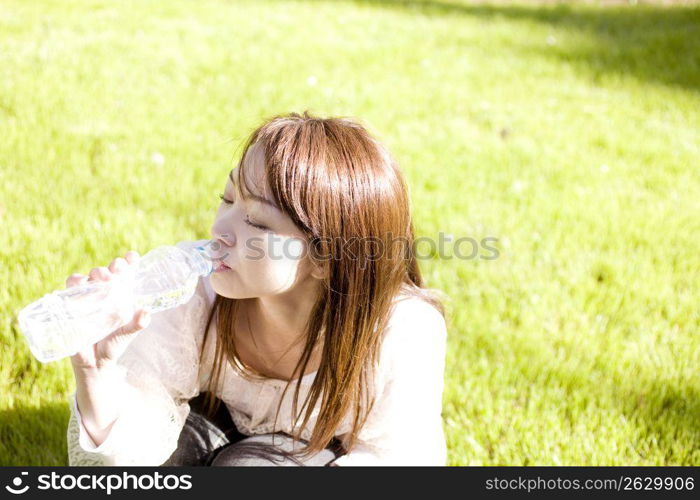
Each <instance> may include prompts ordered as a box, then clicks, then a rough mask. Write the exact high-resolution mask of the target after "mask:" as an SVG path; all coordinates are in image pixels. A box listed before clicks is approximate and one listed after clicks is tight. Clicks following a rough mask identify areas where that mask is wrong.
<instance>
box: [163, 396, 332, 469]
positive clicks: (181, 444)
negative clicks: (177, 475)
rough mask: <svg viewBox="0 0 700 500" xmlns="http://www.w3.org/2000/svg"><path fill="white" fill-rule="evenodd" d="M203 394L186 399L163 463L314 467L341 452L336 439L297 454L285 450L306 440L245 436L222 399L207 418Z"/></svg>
mask: <svg viewBox="0 0 700 500" xmlns="http://www.w3.org/2000/svg"><path fill="white" fill-rule="evenodd" d="M205 395H206V393H201V394H200V395H199V396H197V397H195V398H193V399H191V400H190V401H189V404H190V413H189V415H188V416H187V420H186V422H185V425H184V427H183V429H182V432H181V433H180V437H179V439H178V443H177V448H176V449H175V451H174V452H173V454H172V455H171V456H170V458H168V460H166V461H165V462H164V463H163V465H164V466H169V465H196V466H214V467H217V466H245V465H263V466H265V465H267V466H272V465H283V466H294V465H301V466H309V465H316V466H318V465H328V464H329V463H330V462H332V461H333V460H335V459H336V458H338V457H339V456H341V455H343V454H344V451H343V449H342V446H341V444H340V442H339V441H338V440H337V439H334V440H333V442H331V444H330V445H329V447H328V448H326V449H325V450H322V451H320V452H318V453H316V454H315V455H312V456H310V457H301V456H299V455H292V454H291V453H289V452H290V451H292V449H299V448H300V447H303V445H304V444H306V443H305V442H302V443H299V442H298V441H295V440H294V439H292V438H291V437H290V436H288V435H286V434H283V433H276V434H262V435H258V436H251V437H248V436H246V435H245V434H242V433H241V432H239V431H238V429H237V428H236V425H235V424H234V423H233V420H232V419H231V415H230V413H229V411H228V409H227V408H226V405H225V404H224V402H223V401H220V402H219V407H218V409H217V411H216V413H215V414H214V415H213V416H212V417H211V418H209V417H207V416H206V410H205V408H204V398H205Z"/></svg>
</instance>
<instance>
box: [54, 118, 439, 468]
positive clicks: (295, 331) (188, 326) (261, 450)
mask: <svg viewBox="0 0 700 500" xmlns="http://www.w3.org/2000/svg"><path fill="white" fill-rule="evenodd" d="M211 236H212V240H211V242H210V243H211V246H212V248H215V250H216V252H217V259H216V263H217V270H216V271H215V272H214V273H212V274H211V275H210V276H208V277H205V278H201V279H200V281H199V284H198V286H197V291H196V293H195V295H194V296H193V298H192V300H190V301H189V302H188V303H186V304H183V305H181V306H179V307H177V308H174V309H171V310H168V311H163V312H161V313H159V314H155V315H153V317H152V318H151V317H150V316H149V315H148V314H146V313H145V312H144V311H137V312H136V314H134V316H133V318H131V317H130V318H128V319H129V320H130V321H128V322H127V323H126V324H125V325H124V326H123V327H122V328H120V329H119V330H117V331H115V332H113V333H112V334H111V335H110V336H108V337H107V338H105V339H103V340H101V341H100V342H98V343H97V344H95V345H94V346H91V347H90V348H89V349H86V350H85V351H83V352H79V353H77V354H75V355H74V356H72V358H71V361H72V366H73V370H74V374H75V379H76V392H75V394H74V395H73V398H72V399H73V401H72V406H71V420H70V423H69V427H68V454H69V462H70V464H71V465H98V464H104V465H161V464H162V465H245V464H257V465H260V464H268V465H272V464H282V465H293V464H304V465H341V466H342V465H374V464H377V465H401V464H405V465H412V464H423V465H442V464H444V463H445V459H446V450H445V438H444V434H443V430H442V420H441V404H442V392H443V369H444V360H445V343H446V323H445V319H444V309H443V306H442V304H441V302H440V300H439V299H438V298H437V297H436V296H435V294H434V293H433V292H434V291H431V290H428V289H425V288H424V287H423V281H422V278H421V273H420V270H419V267H418V262H417V261H416V258H415V255H414V240H413V223H412V220H411V215H410V210H409V197H408V191H407V187H406V184H405V181H404V179H403V176H402V174H401V172H400V170H399V168H398V167H397V165H396V163H395V161H394V160H393V159H392V157H391V156H390V154H389V153H388V152H387V150H386V149H385V148H384V147H383V146H382V145H381V144H380V143H379V142H377V141H376V140H375V139H374V138H373V137H372V136H371V135H370V134H369V133H368V132H367V130H366V129H365V128H364V127H362V126H361V125H360V124H358V123H357V122H355V121H353V120H349V119H344V118H327V119H322V118H317V117H313V116H311V115H310V114H309V113H308V112H305V113H304V114H303V116H301V115H298V114H296V113H292V114H290V115H288V116H277V117H274V118H273V119H271V120H269V121H267V122H266V123H264V124H263V125H262V126H260V127H259V128H258V129H256V130H255V131H254V132H253V133H252V134H251V136H250V137H249V139H248V141H247V142H246V144H245V147H244V151H243V154H242V156H241V161H240V162H239V164H238V165H237V166H236V167H235V168H234V169H233V170H232V171H231V173H230V174H229V176H228V178H227V179H226V186H225V190H224V193H223V194H222V195H221V203H220V205H219V208H218V211H217V213H216V217H215V220H214V223H213V225H212V227H211ZM137 261H138V254H137V253H136V252H133V251H132V252H129V253H127V254H126V256H125V258H123V259H122V258H117V259H115V260H114V261H112V263H111V264H110V265H109V267H108V268H106V267H97V268H94V269H92V271H91V272H90V273H89V275H88V276H84V275H80V274H73V275H71V276H70V277H69V278H68V280H67V281H66V285H67V286H74V285H76V284H79V283H82V282H83V281H85V280H98V279H105V280H106V279H111V278H112V277H113V276H114V275H115V274H117V273H120V272H127V271H129V270H130V269H132V268H131V266H133V264H135V263H136V262H137ZM139 332H140V333H139ZM137 333H138V335H137ZM222 403H223V405H222Z"/></svg>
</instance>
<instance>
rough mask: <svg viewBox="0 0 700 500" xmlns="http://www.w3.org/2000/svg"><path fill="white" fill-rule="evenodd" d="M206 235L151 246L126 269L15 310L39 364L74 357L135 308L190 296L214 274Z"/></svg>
mask: <svg viewBox="0 0 700 500" xmlns="http://www.w3.org/2000/svg"><path fill="white" fill-rule="evenodd" d="M208 241H209V240H200V241H194V242H192V241H181V242H180V243H178V244H177V245H175V246H162V247H158V248H155V249H153V250H151V251H150V252H148V253H147V254H146V255H144V256H143V257H141V258H140V259H139V261H138V262H137V263H136V264H134V265H133V266H132V268H130V269H129V271H128V272H123V273H120V274H116V275H114V276H113V278H112V279H111V280H109V281H92V282H88V283H83V284H81V285H77V286H73V287H70V288H66V289H65V290H57V291H55V292H52V293H49V294H46V295H44V296H43V297H42V298H41V299H39V300H37V301H35V302H33V303H31V304H29V305H28V306H26V307H25V308H24V309H22V310H21V311H20V313H19V317H18V320H19V327H20V330H21V331H22V333H24V335H25V337H26V339H27V342H28V343H29V349H30V350H31V352H32V354H33V355H34V357H36V358H37V359H38V360H39V361H41V362H42V363H47V362H49V361H55V360H57V359H61V358H64V357H66V356H72V355H73V354H75V353H76V352H79V351H80V350H82V349H84V348H85V347H87V346H89V345H92V344H94V343H96V342H99V341H100V340H102V339H103V338H104V337H106V336H107V335H109V334H110V333H112V332H113V331H114V330H116V329H117V328H119V327H120V326H122V325H123V324H124V323H125V322H127V321H128V319H126V318H131V317H132V316H133V314H134V313H135V312H136V311H137V310H138V309H145V310H146V311H148V312H150V313H157V312H159V311H163V310H165V309H170V308H172V307H176V306H178V305H180V304H184V303H186V302H187V301H189V300H190V299H191V298H192V296H193V295H194V292H195V289H196V287H197V283H198V281H199V279H200V277H201V276H208V275H209V274H211V273H212V271H213V267H214V262H213V260H214V259H212V257H211V256H210V251H209V249H208V248H207V242H208Z"/></svg>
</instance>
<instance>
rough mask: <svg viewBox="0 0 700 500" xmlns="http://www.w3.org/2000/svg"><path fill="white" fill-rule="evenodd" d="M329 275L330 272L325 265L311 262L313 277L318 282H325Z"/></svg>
mask: <svg viewBox="0 0 700 500" xmlns="http://www.w3.org/2000/svg"><path fill="white" fill-rule="evenodd" d="M327 275H328V271H327V270H326V269H325V266H324V265H323V264H321V263H317V262H314V261H313V260H312V261H311V276H313V277H314V278H316V279H317V280H323V279H326V277H327Z"/></svg>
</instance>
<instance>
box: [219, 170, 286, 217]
mask: <svg viewBox="0 0 700 500" xmlns="http://www.w3.org/2000/svg"><path fill="white" fill-rule="evenodd" d="M233 170H234V169H232V170H231V172H229V174H228V178H229V179H231V183H232V184H233V185H234V187H235V186H236V181H235V180H234V179H233ZM241 194H242V196H243V199H248V198H252V199H253V200H255V201H257V202H260V203H263V204H265V205H269V206H271V207H272V208H274V209H275V210H279V207H278V206H277V205H275V204H274V203H273V202H272V201H270V200H268V199H267V198H263V197H262V196H258V195H256V194H252V193H248V195H247V196H246V194H245V193H244V192H243V189H241Z"/></svg>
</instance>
